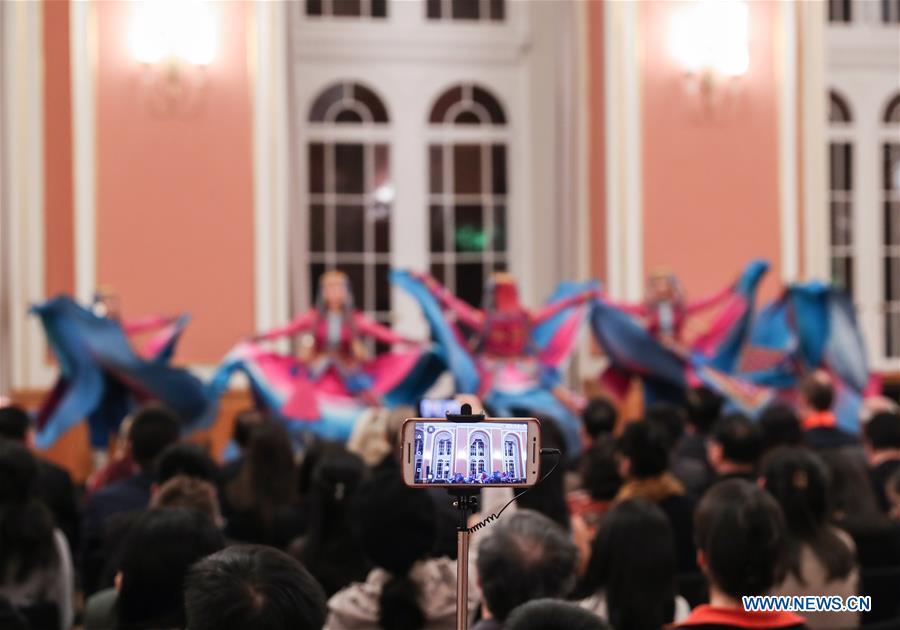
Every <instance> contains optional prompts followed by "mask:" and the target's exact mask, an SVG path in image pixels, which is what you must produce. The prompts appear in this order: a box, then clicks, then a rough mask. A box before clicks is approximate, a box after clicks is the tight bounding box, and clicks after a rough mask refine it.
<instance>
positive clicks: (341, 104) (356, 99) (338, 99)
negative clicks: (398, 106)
mask: <svg viewBox="0 0 900 630" xmlns="http://www.w3.org/2000/svg"><path fill="white" fill-rule="evenodd" d="M389 120H390V119H389V116H388V112H387V107H385V105H384V101H383V100H382V99H381V98H380V97H379V96H378V94H376V93H375V91H374V90H373V89H371V88H369V87H367V86H365V85H363V84H362V83H356V82H351V81H343V82H341V83H333V84H332V85H330V86H328V87H327V88H325V89H324V90H322V91H321V92H320V93H319V96H317V97H316V99H315V100H314V101H313V104H312V107H310V109H309V122H311V123H337V124H347V123H350V124H354V123H355V124H365V123H378V124H381V123H387V122H389Z"/></svg>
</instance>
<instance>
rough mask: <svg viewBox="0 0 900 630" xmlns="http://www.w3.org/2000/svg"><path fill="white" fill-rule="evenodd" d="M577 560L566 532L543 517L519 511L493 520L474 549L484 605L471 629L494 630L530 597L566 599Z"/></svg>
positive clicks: (572, 581)
mask: <svg viewBox="0 0 900 630" xmlns="http://www.w3.org/2000/svg"><path fill="white" fill-rule="evenodd" d="M577 556H578V552H577V550H576V548H575V545H574V544H573V543H572V541H571V540H570V538H569V536H568V534H567V532H566V531H565V530H564V529H563V528H562V527H560V526H559V525H558V524H557V523H554V522H553V521H551V520H550V519H549V518H547V517H546V516H544V515H543V514H539V513H538V512H534V511H531V510H519V511H517V512H515V513H514V514H512V515H510V516H509V517H507V518H504V519H502V520H500V521H498V522H497V524H496V525H494V526H493V527H492V528H491V529H490V532H489V533H488V534H487V536H486V537H485V538H484V539H483V540H482V541H481V543H480V545H479V546H478V559H477V571H478V584H479V585H480V587H481V592H482V595H483V603H482V610H481V612H482V619H481V621H479V622H478V623H477V624H475V626H474V627H473V630H499V629H500V628H502V627H503V623H504V621H505V620H506V618H507V617H508V616H509V613H510V612H512V610H513V609H514V608H516V607H517V606H519V605H521V604H524V603H525V602H528V601H530V600H532V599H538V598H542V597H553V598H565V597H566V596H568V595H569V593H570V592H571V591H572V589H573V588H574V587H575V565H576V561H577Z"/></svg>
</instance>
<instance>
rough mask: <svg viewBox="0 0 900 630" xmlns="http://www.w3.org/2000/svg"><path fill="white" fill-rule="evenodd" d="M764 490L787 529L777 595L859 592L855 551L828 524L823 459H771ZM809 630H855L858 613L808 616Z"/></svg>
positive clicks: (797, 455)
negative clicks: (840, 629)
mask: <svg viewBox="0 0 900 630" xmlns="http://www.w3.org/2000/svg"><path fill="white" fill-rule="evenodd" d="M763 476H764V479H765V487H766V490H768V491H769V493H770V494H771V495H772V496H773V497H775V500H776V501H778V503H779V504H780V505H781V510H782V512H783V514H784V520H785V524H786V529H785V541H786V543H787V545H786V551H787V554H786V564H785V566H786V569H787V573H786V575H785V576H784V579H783V580H781V581H780V582H779V583H778V584H777V585H776V586H775V587H774V589H773V590H772V593H773V594H776V595H840V596H841V597H843V598H845V599H846V598H847V597H848V596H851V595H856V594H857V593H858V592H859V569H858V566H857V564H856V548H855V546H854V544H853V540H852V539H851V538H850V536H849V535H848V534H847V533H846V532H844V531H842V530H840V529H838V528H836V527H834V526H832V525H831V524H830V522H829V520H830V517H831V510H830V507H829V505H828V476H827V473H826V469H825V465H824V464H823V463H822V460H821V459H820V458H819V457H817V456H816V455H815V454H814V453H812V452H810V451H807V450H805V449H800V448H788V447H783V448H780V449H776V450H775V451H773V452H772V453H770V454H769V457H768V458H767V460H766V463H765V466H764V469H763ZM805 617H806V619H807V624H808V625H809V627H810V628H854V627H856V626H857V625H859V613H856V612H840V613H838V612H831V611H827V612H807V613H806V614H805Z"/></svg>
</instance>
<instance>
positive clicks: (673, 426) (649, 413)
mask: <svg viewBox="0 0 900 630" xmlns="http://www.w3.org/2000/svg"><path fill="white" fill-rule="evenodd" d="M644 419H645V420H647V421H649V422H655V423H657V424H659V426H661V427H662V428H663V430H664V431H665V432H666V435H667V436H668V438H669V454H670V455H669V462H670V468H671V470H672V474H673V475H675V477H676V478H677V479H678V480H679V481H680V482H681V483H682V484H683V485H684V487H685V490H686V491H687V493H688V494H690V495H691V496H699V495H700V494H702V493H703V491H704V490H705V489H706V488H707V486H708V485H709V483H710V474H709V466H708V465H706V464H705V463H704V462H701V461H699V460H696V459H694V458H692V457H678V456H677V450H678V446H679V444H681V442H682V440H683V439H684V435H685V425H686V423H687V413H686V412H685V410H684V408H682V407H679V406H678V405H675V404H673V403H668V402H657V403H653V404H652V405H650V406H648V407H647V410H646V411H645V412H644Z"/></svg>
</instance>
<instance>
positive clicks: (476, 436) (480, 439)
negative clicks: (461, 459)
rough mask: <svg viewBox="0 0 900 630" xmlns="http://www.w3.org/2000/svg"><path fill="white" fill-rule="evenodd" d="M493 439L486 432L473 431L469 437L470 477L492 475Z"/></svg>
mask: <svg viewBox="0 0 900 630" xmlns="http://www.w3.org/2000/svg"><path fill="white" fill-rule="evenodd" d="M490 461H491V438H490V436H489V435H488V434H487V433H485V432H484V431H473V432H472V433H471V434H470V435H469V476H475V475H480V474H482V473H488V474H490V472H491V471H490V470H489V469H488V468H489V466H488V464H489V463H490Z"/></svg>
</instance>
